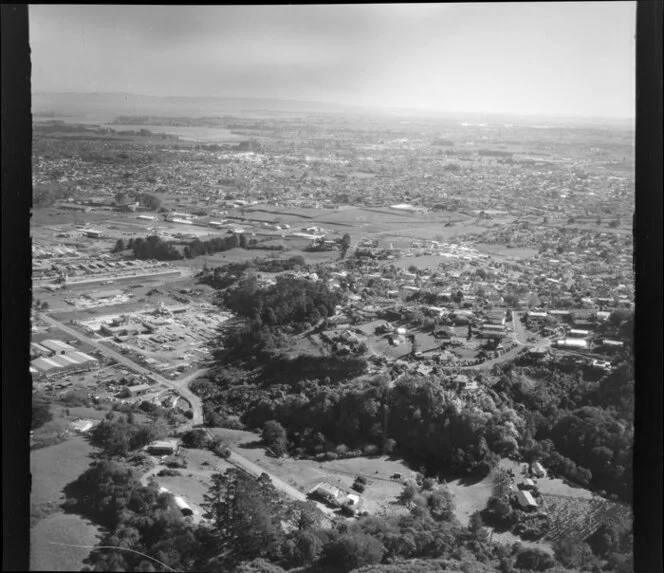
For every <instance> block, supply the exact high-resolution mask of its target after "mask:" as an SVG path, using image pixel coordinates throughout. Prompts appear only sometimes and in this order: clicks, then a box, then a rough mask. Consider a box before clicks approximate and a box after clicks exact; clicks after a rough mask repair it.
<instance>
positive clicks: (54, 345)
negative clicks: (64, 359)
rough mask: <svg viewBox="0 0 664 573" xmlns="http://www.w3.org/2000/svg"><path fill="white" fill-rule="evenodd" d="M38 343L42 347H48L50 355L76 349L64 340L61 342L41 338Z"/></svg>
mask: <svg viewBox="0 0 664 573" xmlns="http://www.w3.org/2000/svg"><path fill="white" fill-rule="evenodd" d="M40 344H41V346H42V347H43V348H46V349H48V351H49V353H50V354H51V355H53V354H64V353H65V352H75V351H76V349H75V348H74V347H73V346H71V345H70V344H67V343H66V342H62V340H50V339H49V340H42V341H41V343H40Z"/></svg>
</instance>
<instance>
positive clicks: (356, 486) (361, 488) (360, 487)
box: [353, 482, 365, 493]
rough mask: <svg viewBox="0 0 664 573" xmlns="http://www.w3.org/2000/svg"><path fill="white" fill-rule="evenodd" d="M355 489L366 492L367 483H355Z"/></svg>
mask: <svg viewBox="0 0 664 573" xmlns="http://www.w3.org/2000/svg"><path fill="white" fill-rule="evenodd" d="M353 489H354V490H355V491H356V492H358V493H364V490H365V485H364V484H362V483H359V482H355V483H354V484H353Z"/></svg>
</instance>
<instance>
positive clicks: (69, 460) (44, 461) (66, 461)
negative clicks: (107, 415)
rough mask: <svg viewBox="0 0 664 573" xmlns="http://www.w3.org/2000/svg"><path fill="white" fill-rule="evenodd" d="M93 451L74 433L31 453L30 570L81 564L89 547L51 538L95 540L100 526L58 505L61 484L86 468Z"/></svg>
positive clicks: (71, 567)
mask: <svg viewBox="0 0 664 573" xmlns="http://www.w3.org/2000/svg"><path fill="white" fill-rule="evenodd" d="M93 451H94V448H93V447H92V446H90V445H89V444H88V443H87V441H86V440H85V439H84V438H83V437H75V438H72V439H70V440H67V441H65V442H62V443H59V444H56V445H53V446H49V447H46V448H41V449H38V450H33V451H32V452H31V453H30V471H31V474H32V490H31V494H30V506H31V516H32V518H33V519H32V529H31V530H30V570H31V571H74V570H79V569H81V567H83V559H85V557H86V556H87V555H88V554H89V552H90V550H89V549H84V548H75V547H64V546H59V545H51V544H50V543H49V542H51V541H52V542H57V543H68V544H74V545H94V544H96V543H97V541H98V539H99V532H100V530H99V528H97V527H96V526H95V525H94V524H93V523H91V522H90V521H88V520H86V519H84V518H82V517H80V516H78V515H67V514H64V513H63V512H62V511H60V509H59V506H60V504H61V503H62V502H63V501H64V495H63V493H62V490H63V488H64V487H65V486H66V485H67V484H68V483H70V482H72V481H74V480H75V479H76V478H77V477H78V476H79V475H80V474H82V473H83V472H84V471H85V470H86V469H87V467H88V466H89V465H90V463H91V459H90V457H89V456H90V454H91V453H92V452H93ZM46 514H48V515H46Z"/></svg>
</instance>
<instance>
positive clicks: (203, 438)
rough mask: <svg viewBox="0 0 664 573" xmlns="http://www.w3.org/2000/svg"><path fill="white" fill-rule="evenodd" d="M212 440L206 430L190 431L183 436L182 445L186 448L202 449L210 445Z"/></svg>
mask: <svg viewBox="0 0 664 573" xmlns="http://www.w3.org/2000/svg"><path fill="white" fill-rule="evenodd" d="M209 441H210V438H209V437H208V435H207V432H206V431H205V430H200V429H197V430H189V431H188V432H185V433H184V434H183V436H182V445H183V446H184V447H185V448H198V449H202V448H205V447H206V446H207V445H208V442H209Z"/></svg>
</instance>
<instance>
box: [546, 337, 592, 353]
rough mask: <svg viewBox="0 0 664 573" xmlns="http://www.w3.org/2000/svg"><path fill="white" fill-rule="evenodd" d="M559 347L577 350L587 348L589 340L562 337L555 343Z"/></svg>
mask: <svg viewBox="0 0 664 573" xmlns="http://www.w3.org/2000/svg"><path fill="white" fill-rule="evenodd" d="M554 344H555V345H556V346H557V347H558V348H571V349H575V350H587V349H588V341H587V340H585V339H584V338H561V339H560V340H556V341H555V343H554Z"/></svg>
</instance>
